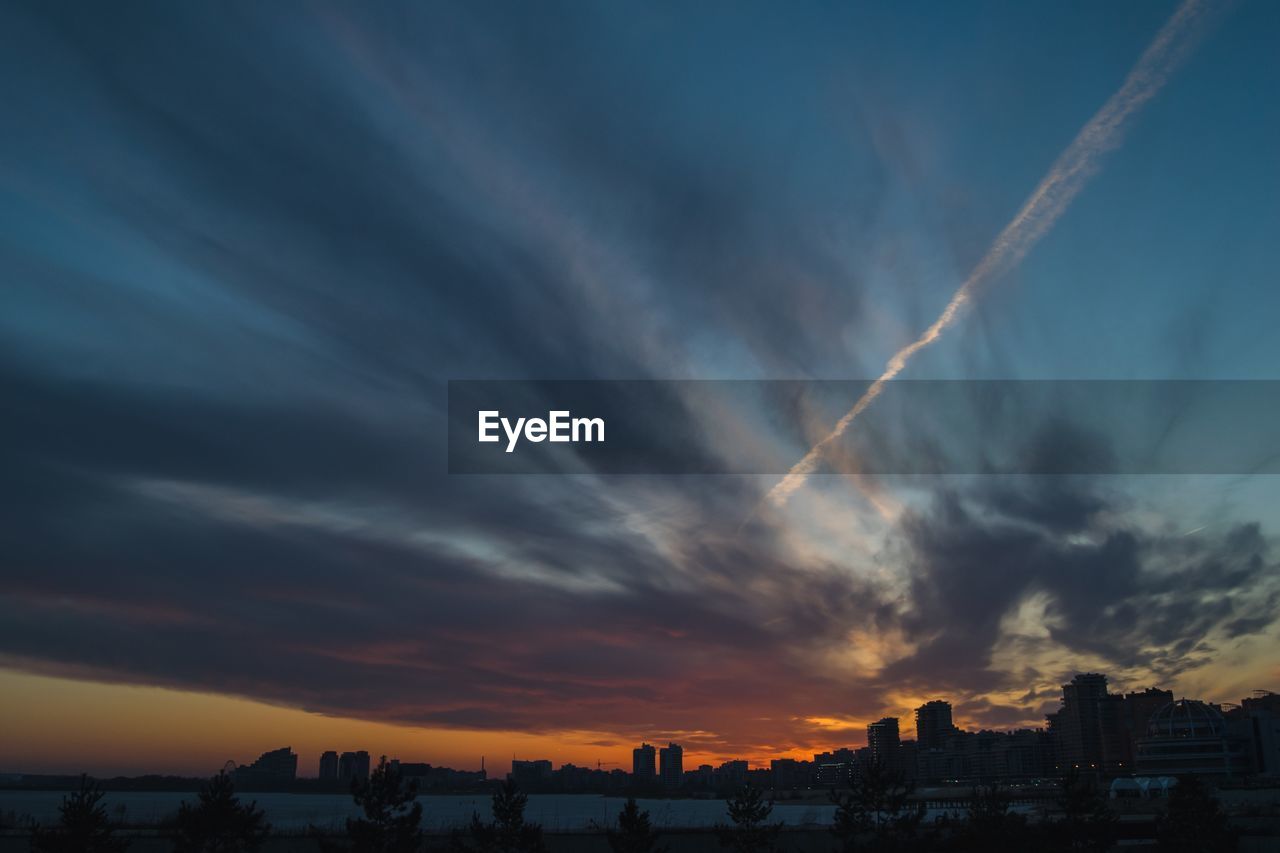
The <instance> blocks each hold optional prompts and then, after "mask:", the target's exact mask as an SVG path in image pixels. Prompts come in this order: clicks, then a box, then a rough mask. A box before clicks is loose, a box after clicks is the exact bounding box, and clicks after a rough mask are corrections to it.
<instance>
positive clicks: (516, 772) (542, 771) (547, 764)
mask: <svg viewBox="0 0 1280 853" xmlns="http://www.w3.org/2000/svg"><path fill="white" fill-rule="evenodd" d="M508 778H510V779H511V780H512V781H513V782H515V783H516V784H517V785H519V786H520V787H521V788H524V789H525V790H534V789H538V788H545V787H547V786H548V784H550V782H551V761H550V760H548V759H545V758H540V759H535V760H533V761H517V760H514V759H513V760H512V762H511V773H510V774H509V776H508Z"/></svg>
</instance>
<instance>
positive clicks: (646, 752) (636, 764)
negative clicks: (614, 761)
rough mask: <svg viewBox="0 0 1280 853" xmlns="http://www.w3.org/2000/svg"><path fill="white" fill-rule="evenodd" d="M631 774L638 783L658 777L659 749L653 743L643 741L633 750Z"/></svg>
mask: <svg viewBox="0 0 1280 853" xmlns="http://www.w3.org/2000/svg"><path fill="white" fill-rule="evenodd" d="M631 775H632V776H634V777H635V781H636V783H637V784H643V783H646V782H652V781H654V780H655V779H656V778H657V777H658V751H657V750H656V749H654V747H653V746H652V745H651V744H647V743H642V744H640V745H639V746H637V747H636V748H635V749H633V750H631Z"/></svg>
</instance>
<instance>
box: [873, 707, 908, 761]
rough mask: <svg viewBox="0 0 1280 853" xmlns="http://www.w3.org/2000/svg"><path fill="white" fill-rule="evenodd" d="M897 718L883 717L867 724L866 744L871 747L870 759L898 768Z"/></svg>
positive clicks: (898, 741) (899, 741) (899, 743)
mask: <svg viewBox="0 0 1280 853" xmlns="http://www.w3.org/2000/svg"><path fill="white" fill-rule="evenodd" d="M901 744H902V742H901V740H899V738H898V718H897V717H885V718H884V719H883V720H877V721H876V722H874V723H872V724H871V725H869V726H867V746H868V747H870V748H871V760H872V761H875V762H878V763H880V764H882V765H884V766H885V767H889V768H892V769H897V768H898V747H899V746H901Z"/></svg>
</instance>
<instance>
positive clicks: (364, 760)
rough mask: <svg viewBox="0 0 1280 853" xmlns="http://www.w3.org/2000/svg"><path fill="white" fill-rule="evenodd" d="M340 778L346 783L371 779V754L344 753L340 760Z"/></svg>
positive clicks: (360, 751) (359, 752) (362, 752)
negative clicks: (352, 780)
mask: <svg viewBox="0 0 1280 853" xmlns="http://www.w3.org/2000/svg"><path fill="white" fill-rule="evenodd" d="M338 778H339V779H342V780H344V781H348V780H351V779H368V778H369V753H367V752H365V751H364V750H363V749H362V750H359V751H358V752H344V753H342V755H341V756H340V757H339V758H338Z"/></svg>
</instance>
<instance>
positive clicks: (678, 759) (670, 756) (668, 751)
mask: <svg viewBox="0 0 1280 853" xmlns="http://www.w3.org/2000/svg"><path fill="white" fill-rule="evenodd" d="M658 775H659V776H661V777H662V784H664V785H666V786H668V787H671V788H678V787H680V783H681V782H683V781H684V749H683V748H682V747H681V746H680V744H678V743H668V744H667V745H666V746H664V747H663V748H662V749H660V750H658Z"/></svg>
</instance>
